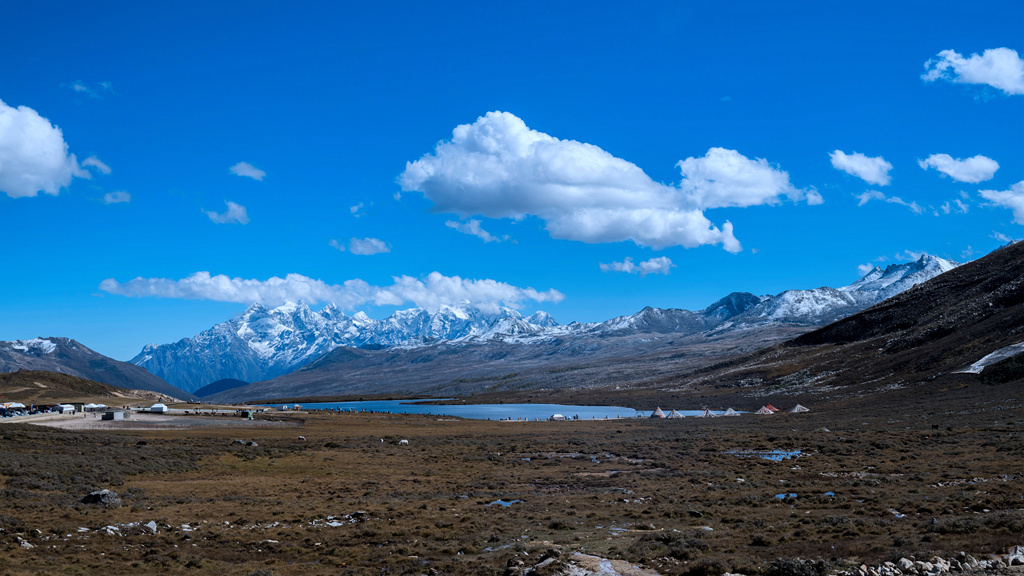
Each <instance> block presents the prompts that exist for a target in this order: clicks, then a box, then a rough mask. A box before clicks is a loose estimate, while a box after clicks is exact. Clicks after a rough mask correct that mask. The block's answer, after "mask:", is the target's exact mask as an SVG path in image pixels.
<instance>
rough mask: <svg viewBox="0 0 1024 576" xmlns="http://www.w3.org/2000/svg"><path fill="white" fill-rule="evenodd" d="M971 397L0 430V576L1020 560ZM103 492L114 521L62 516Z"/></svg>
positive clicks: (988, 430) (987, 430) (1023, 482)
mask: <svg viewBox="0 0 1024 576" xmlns="http://www.w3.org/2000/svg"><path fill="white" fill-rule="evenodd" d="M981 390H982V392H984V391H985V390H986V389H985V388H983V389H981ZM988 390H989V391H990V392H989V398H988V399H985V398H980V397H979V394H978V391H972V392H971V393H970V394H967V393H965V394H964V395H963V396H962V397H956V396H955V395H951V396H949V399H948V403H947V407H948V408H949V409H948V410H945V411H932V412H918V411H916V410H914V411H904V410H901V409H900V408H899V407H898V404H894V403H887V404H886V405H885V406H884V407H882V406H872V405H871V403H870V402H860V403H855V404H851V405H848V406H839V405H836V406H835V407H831V408H827V407H826V408H822V409H820V410H816V411H814V412H811V413H807V414H785V413H779V414H776V415H773V416H760V417H759V416H754V415H744V416H742V417H738V418H716V419H697V418H687V419H682V420H653V419H643V420H634V419H623V420H609V421H568V422H491V421H474V420H458V419H451V418H443V417H437V416H413V415H395V414H368V413H288V414H277V413H273V414H267V415H266V417H268V418H274V419H277V421H276V422H273V421H271V422H262V421H260V420H257V421H256V422H254V423H251V424H250V423H248V422H247V421H244V420H242V419H241V418H238V419H230V421H227V420H229V419H220V418H214V417H208V416H193V417H192V418H193V420H192V422H194V424H192V425H189V426H180V427H171V428H169V427H167V426H163V427H161V426H153V427H146V426H145V425H142V424H139V423H121V422H115V423H102V422H97V423H96V426H97V427H99V428H102V426H103V425H105V424H106V425H110V424H113V425H118V426H122V428H120V429H114V428H112V427H111V428H109V429H92V430H64V429H58V428H53V427H44V426H41V425H30V424H4V425H3V426H0V484H2V490H3V500H2V501H3V509H2V510H0V574H11V575H15V574H18V575H20V574H95V573H104V574H137V573H140V572H141V571H147V572H150V571H159V573H161V574H219V575H230V574H240V575H248V574H260V575H268V574H280V575H289V574H301V575H312V574H370V573H373V574H505V573H508V574H515V573H525V572H524V571H521V570H518V568H517V567H519V566H523V567H527V568H529V567H533V566H536V565H537V564H538V563H540V562H541V561H542V560H545V559H547V558H553V559H554V560H553V561H551V562H547V563H545V564H544V566H542V567H541V569H539V570H537V572H538V573H542V574H543V573H553V572H554V571H555V570H556V569H558V568H559V566H560V565H564V564H565V563H567V562H569V561H574V560H575V561H576V562H579V561H581V560H583V559H586V558H587V557H585V556H580V555H577V553H582V554H586V555H590V556H594V557H598V558H605V559H611V560H616V559H621V560H625V561H628V562H629V563H630V565H631V566H637V567H641V568H643V569H645V570H652V571H655V572H656V573H658V574H683V573H690V574H694V575H713V576H717V575H720V574H721V573H723V572H726V571H729V572H741V573H744V574H753V573H765V572H770V568H771V566H772V562H773V561H776V559H777V558H798V557H799V558H805V559H812V560H822V561H825V562H827V563H828V566H829V567H831V568H840V567H842V566H844V565H850V564H851V563H861V562H863V563H868V564H872V563H879V562H882V561H886V560H898V559H899V558H901V557H905V556H906V557H909V556H914V557H916V558H917V559H919V560H920V559H928V558H930V557H932V556H935V555H938V556H941V557H944V558H946V557H952V556H954V555H955V554H956V553H958V552H961V551H966V552H967V553H969V554H973V555H975V556H977V557H979V558H983V557H985V556H986V555H987V554H990V553H995V552H1001V551H1003V550H1005V548H1006V547H1008V546H1012V545H1017V544H1022V543H1024V464H1022V462H1024V436H1022V434H1021V420H1022V419H1024V415H1022V403H1021V401H1020V400H1017V399H1005V398H1002V397H1001V394H1002V392H1005V389H1004V390H1000V389H998V388H988ZM950 394H953V393H950ZM907 401H908V405H910V404H909V402H910V400H909V397H908V399H907ZM215 423H216V424H220V425H218V426H211V425H210V424H215ZM133 425H134V427H136V428H141V429H130V427H132V426H133ZM125 426H128V427H129V428H128V429H125V428H123V427H125ZM300 436H302V437H304V439H300ZM403 440H407V443H405V442H402V441H403ZM237 441H241V442H237ZM770 451H781V452H776V453H775V455H776V457H775V458H774V459H769V458H767V456H770V455H771V454H769V452H770ZM100 489H110V490H113V491H114V492H116V493H117V499H118V500H119V502H117V501H114V502H110V503H108V504H102V503H99V504H84V503H82V502H81V501H82V499H83V498H84V497H85V496H86V495H88V494H90V493H91V492H93V491H96V490H100ZM776 564H777V561H776ZM824 567H825V564H820V565H818V568H816V570H819V569H820V570H824ZM636 573H638V574H639V573H643V572H640V571H637V572H636Z"/></svg>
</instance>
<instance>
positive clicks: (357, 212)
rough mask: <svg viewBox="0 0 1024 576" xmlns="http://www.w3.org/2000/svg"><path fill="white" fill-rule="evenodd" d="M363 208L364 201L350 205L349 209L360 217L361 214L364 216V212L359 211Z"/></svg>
mask: <svg viewBox="0 0 1024 576" xmlns="http://www.w3.org/2000/svg"><path fill="white" fill-rule="evenodd" d="M362 209H363V203H362V202H360V203H359V204H356V205H355V206H349V208H348V211H349V213H350V214H352V215H353V216H355V217H356V218H359V217H360V216H362V214H360V213H359V211H360V210H362Z"/></svg>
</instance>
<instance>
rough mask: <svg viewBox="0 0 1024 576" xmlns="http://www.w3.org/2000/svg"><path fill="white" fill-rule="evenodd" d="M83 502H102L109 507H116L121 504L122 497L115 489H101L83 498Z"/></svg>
mask: <svg viewBox="0 0 1024 576" xmlns="http://www.w3.org/2000/svg"><path fill="white" fill-rule="evenodd" d="M82 504H102V505H104V506H106V507H107V508H116V507H119V506H120V505H121V498H119V497H118V495H117V492H114V491H113V490H99V491H97V492H92V493H90V494H89V495H88V496H86V497H85V498H82Z"/></svg>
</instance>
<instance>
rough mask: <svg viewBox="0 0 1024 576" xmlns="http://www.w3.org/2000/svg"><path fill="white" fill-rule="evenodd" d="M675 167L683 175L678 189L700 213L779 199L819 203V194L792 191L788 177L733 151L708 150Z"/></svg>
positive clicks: (758, 161)
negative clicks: (694, 202) (690, 199)
mask: <svg viewBox="0 0 1024 576" xmlns="http://www.w3.org/2000/svg"><path fill="white" fill-rule="evenodd" d="M676 167H677V168H679V171H680V172H681V173H682V175H683V180H682V182H681V183H680V186H679V187H680V189H681V190H682V191H683V192H684V193H687V195H688V196H690V197H691V198H692V199H694V200H695V201H696V205H697V206H698V207H699V208H701V209H705V208H723V207H726V206H734V207H740V208H746V207H748V206H760V205H763V204H778V203H779V202H780V199H779V197H780V196H786V197H787V198H789V199H790V200H793V201H799V200H804V199H806V200H807V203H808V204H820V203H821V195H820V194H818V193H817V192H816V191H811V192H808V191H806V190H798V189H796V188H794V187H793V185H792V184H790V183H789V174H787V173H786V172H784V171H782V170H777V169H775V168H773V167H772V166H771V165H770V164H768V161H767V160H765V159H764V158H757V159H755V160H751V159H749V158H747V157H746V156H744V155H742V154H740V153H739V152H737V151H735V150H727V149H725V148H711V149H709V150H708V153H707V154H705V155H704V156H702V157H700V158H687V159H686V160H680V161H679V163H677V164H676Z"/></svg>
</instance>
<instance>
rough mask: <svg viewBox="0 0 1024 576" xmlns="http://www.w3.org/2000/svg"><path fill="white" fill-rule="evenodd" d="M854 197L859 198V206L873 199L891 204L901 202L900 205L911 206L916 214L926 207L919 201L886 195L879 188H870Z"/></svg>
mask: <svg viewBox="0 0 1024 576" xmlns="http://www.w3.org/2000/svg"><path fill="white" fill-rule="evenodd" d="M854 197H855V198H857V200H858V202H857V206H863V205H865V204H867V203H868V202H870V201H872V200H882V201H885V202H888V203H890V204H899V205H900V206H906V207H907V208H910V210H911V212H913V213H914V214H922V213H924V208H922V207H921V205H920V204H918V203H917V202H907V201H906V200H903V199H902V198H900V197H899V196H886V195H885V194H882V193H881V192H879V191H878V190H868V191H866V192H864V193H863V194H854Z"/></svg>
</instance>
